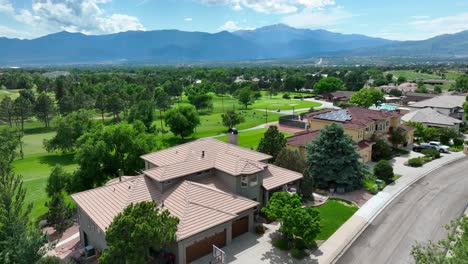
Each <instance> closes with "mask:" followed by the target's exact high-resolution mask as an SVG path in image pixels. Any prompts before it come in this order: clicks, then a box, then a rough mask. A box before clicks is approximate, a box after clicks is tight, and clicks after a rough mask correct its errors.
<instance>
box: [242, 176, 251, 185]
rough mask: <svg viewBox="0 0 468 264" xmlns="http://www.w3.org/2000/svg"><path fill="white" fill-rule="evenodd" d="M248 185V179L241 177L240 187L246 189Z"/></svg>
mask: <svg viewBox="0 0 468 264" xmlns="http://www.w3.org/2000/svg"><path fill="white" fill-rule="evenodd" d="M248 184H249V177H247V176H241V187H247V186H248Z"/></svg>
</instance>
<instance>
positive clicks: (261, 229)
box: [255, 225, 266, 235]
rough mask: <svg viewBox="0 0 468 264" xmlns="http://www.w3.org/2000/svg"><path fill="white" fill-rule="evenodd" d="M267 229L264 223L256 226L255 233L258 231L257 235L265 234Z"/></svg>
mask: <svg viewBox="0 0 468 264" xmlns="http://www.w3.org/2000/svg"><path fill="white" fill-rule="evenodd" d="M265 230H266V227H264V226H263V225H257V226H255V233H257V235H263V234H265Z"/></svg>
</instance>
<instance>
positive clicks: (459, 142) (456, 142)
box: [453, 137, 464, 146]
mask: <svg viewBox="0 0 468 264" xmlns="http://www.w3.org/2000/svg"><path fill="white" fill-rule="evenodd" d="M463 142H464V141H463V138H459V137H456V138H454V139H453V145H454V146H462V145H463Z"/></svg>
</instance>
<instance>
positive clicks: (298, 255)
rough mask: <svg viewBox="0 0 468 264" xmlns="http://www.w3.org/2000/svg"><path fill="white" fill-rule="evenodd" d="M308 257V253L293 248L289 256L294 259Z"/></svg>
mask: <svg viewBox="0 0 468 264" xmlns="http://www.w3.org/2000/svg"><path fill="white" fill-rule="evenodd" d="M308 255H309V252H307V250H304V249H297V248H293V249H292V250H291V256H292V257H293V258H295V259H303V258H305V257H307V256H308Z"/></svg>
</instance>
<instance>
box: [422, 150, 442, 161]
mask: <svg viewBox="0 0 468 264" xmlns="http://www.w3.org/2000/svg"><path fill="white" fill-rule="evenodd" d="M421 153H422V154H424V155H425V156H426V157H431V158H433V159H438V158H440V152H439V151H437V150H435V149H423V150H422V151H421Z"/></svg>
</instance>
